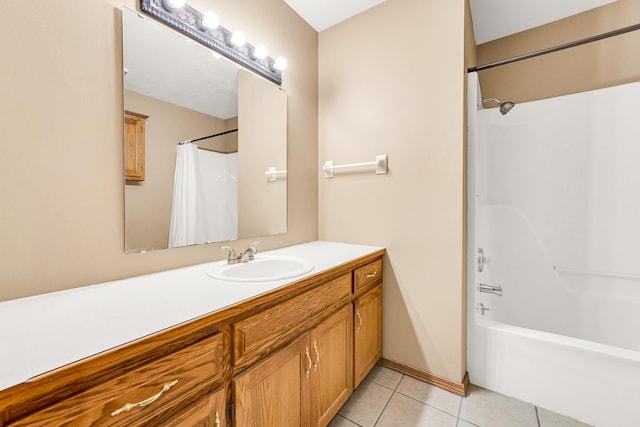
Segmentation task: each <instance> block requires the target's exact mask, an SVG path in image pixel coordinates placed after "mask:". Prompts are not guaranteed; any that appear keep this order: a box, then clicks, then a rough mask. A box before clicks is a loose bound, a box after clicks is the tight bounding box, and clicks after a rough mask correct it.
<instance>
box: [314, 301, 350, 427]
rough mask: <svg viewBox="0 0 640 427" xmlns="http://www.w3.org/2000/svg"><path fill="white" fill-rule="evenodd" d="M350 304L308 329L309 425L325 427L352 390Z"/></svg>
mask: <svg viewBox="0 0 640 427" xmlns="http://www.w3.org/2000/svg"><path fill="white" fill-rule="evenodd" d="M352 328H353V310H352V305H351V304H349V305H347V306H345V307H344V308H343V309H342V310H340V311H338V312H337V313H336V314H334V315H333V316H331V317H330V318H328V319H327V320H325V321H324V322H322V323H321V324H320V325H318V326H317V327H316V328H315V329H314V330H313V331H312V332H311V359H312V361H313V369H312V370H311V425H313V426H323V427H324V426H326V425H327V424H329V422H330V421H331V419H332V418H333V417H334V416H335V415H336V414H337V413H338V411H339V410H340V408H341V407H342V405H344V403H345V402H346V401H347V400H348V399H349V396H350V395H351V393H352V392H353V357H352V346H353V335H352V330H353V329H352Z"/></svg>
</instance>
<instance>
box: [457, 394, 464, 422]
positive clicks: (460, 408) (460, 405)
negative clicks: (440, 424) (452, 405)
mask: <svg viewBox="0 0 640 427" xmlns="http://www.w3.org/2000/svg"><path fill="white" fill-rule="evenodd" d="M463 400H464V397H463V398H462V399H460V404H459V405H458V416H457V418H458V421H456V427H460V413H461V412H462V401H463Z"/></svg>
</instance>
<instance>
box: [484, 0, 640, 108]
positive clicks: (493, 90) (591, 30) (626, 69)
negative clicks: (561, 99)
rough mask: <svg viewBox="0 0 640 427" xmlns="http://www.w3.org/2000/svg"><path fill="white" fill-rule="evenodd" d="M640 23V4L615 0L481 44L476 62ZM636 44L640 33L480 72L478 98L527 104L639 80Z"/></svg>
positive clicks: (527, 51)
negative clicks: (479, 95)
mask: <svg viewBox="0 0 640 427" xmlns="http://www.w3.org/2000/svg"><path fill="white" fill-rule="evenodd" d="M638 22H640V2H639V1H638V0H618V1H617V2H614V3H611V4H608V5H605V6H602V7H599V8H597V9H592V10H590V11H587V12H584V13H581V14H579V15H575V16H572V17H569V18H566V19H562V20H560V21H556V22H553V23H551V24H547V25H544V26H541V27H538V28H534V29H531V30H528V31H523V32H521V33H518V34H515V35H512V36H508V37H504V38H502V39H499V40H496V41H493V42H489V43H484V44H481V45H479V46H478V63H479V64H485V63H489V62H492V61H496V60H500V59H505V58H510V57H513V56H517V55H521V54H525V53H529V52H535V51H537V50H541V49H545V48H548V47H552V46H556V45H560V44H563V43H568V42H571V41H575V40H579V39H582V38H584V37H589V36H593V35H596V34H601V33H605V32H607V31H613V30H617V29H619V28H623V27H627V26H630V25H634V24H637V23H638ZM638 46H640V31H636V32H633V33H628V34H625V35H620V36H616V37H613V38H610V39H607V40H602V41H598V42H594V43H590V44H587V45H583V46H579V47H575V48H571V49H567V50H563V51H560V52H556V53H553V54H548V55H544V56H540V57H537V58H532V59H528V60H524V61H520V62H517V63H513V64H510V65H504V66H500V67H497V68H493V69H489V70H486V71H482V72H480V73H479V76H480V86H481V88H482V96H483V97H485V98H487V97H493V98H498V99H500V100H502V101H505V100H511V101H514V102H525V101H531V100H535V99H543V98H549V97H553V96H560V95H567V94H570V93H577V92H582V91H586V90H592V89H598V88H603V87H608V86H613V85H619V84H623V83H630V82H634V81H638V80H640V54H638V51H639V50H638V49H639V48H638ZM489 106H490V105H489V104H487V107H489Z"/></svg>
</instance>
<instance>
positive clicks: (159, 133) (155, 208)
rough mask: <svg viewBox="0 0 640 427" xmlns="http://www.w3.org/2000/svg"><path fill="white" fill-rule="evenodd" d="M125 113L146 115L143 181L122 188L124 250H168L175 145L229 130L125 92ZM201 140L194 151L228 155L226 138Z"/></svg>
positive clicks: (198, 115)
mask: <svg viewBox="0 0 640 427" xmlns="http://www.w3.org/2000/svg"><path fill="white" fill-rule="evenodd" d="M125 110H127V111H132V112H135V113H139V114H144V115H146V116H149V118H148V119H147V120H146V122H145V179H144V181H130V182H127V185H126V186H125V195H124V196H125V208H126V210H127V213H126V215H125V231H126V236H127V237H126V244H127V250H140V249H145V250H151V249H158V248H167V247H168V246H169V222H170V219H171V202H172V196H173V179H174V174H175V168H176V144H177V143H178V142H181V141H185V140H187V139H195V138H198V137H201V136H207V135H211V134H214V133H218V132H223V131H225V130H226V129H227V120H222V119H219V118H216V117H213V116H209V115H207V114H203V113H199V112H197V111H194V110H190V109H188V108H183V107H180V106H177V105H175V104H170V103H167V102H163V101H160V100H157V99H155V98H150V97H148V96H144V95H141V94H139V93H136V92H131V91H126V92H125ZM226 136H228V135H224V136H223V137H220V138H213V139H212V140H208V141H201V142H200V141H199V142H198V146H204V144H202V143H203V142H208V144H207V147H208V148H210V149H217V150H218V151H220V152H225V150H226V139H224V137H226Z"/></svg>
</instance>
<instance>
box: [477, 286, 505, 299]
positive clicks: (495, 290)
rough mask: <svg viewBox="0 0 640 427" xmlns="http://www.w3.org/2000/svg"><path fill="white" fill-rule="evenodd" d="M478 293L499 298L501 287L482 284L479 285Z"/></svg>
mask: <svg viewBox="0 0 640 427" xmlns="http://www.w3.org/2000/svg"><path fill="white" fill-rule="evenodd" d="M478 291H480V292H483V293H485V294H494V295H498V296H499V297H501V296H502V286H493V285H485V284H484V283H479V284H478Z"/></svg>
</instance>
